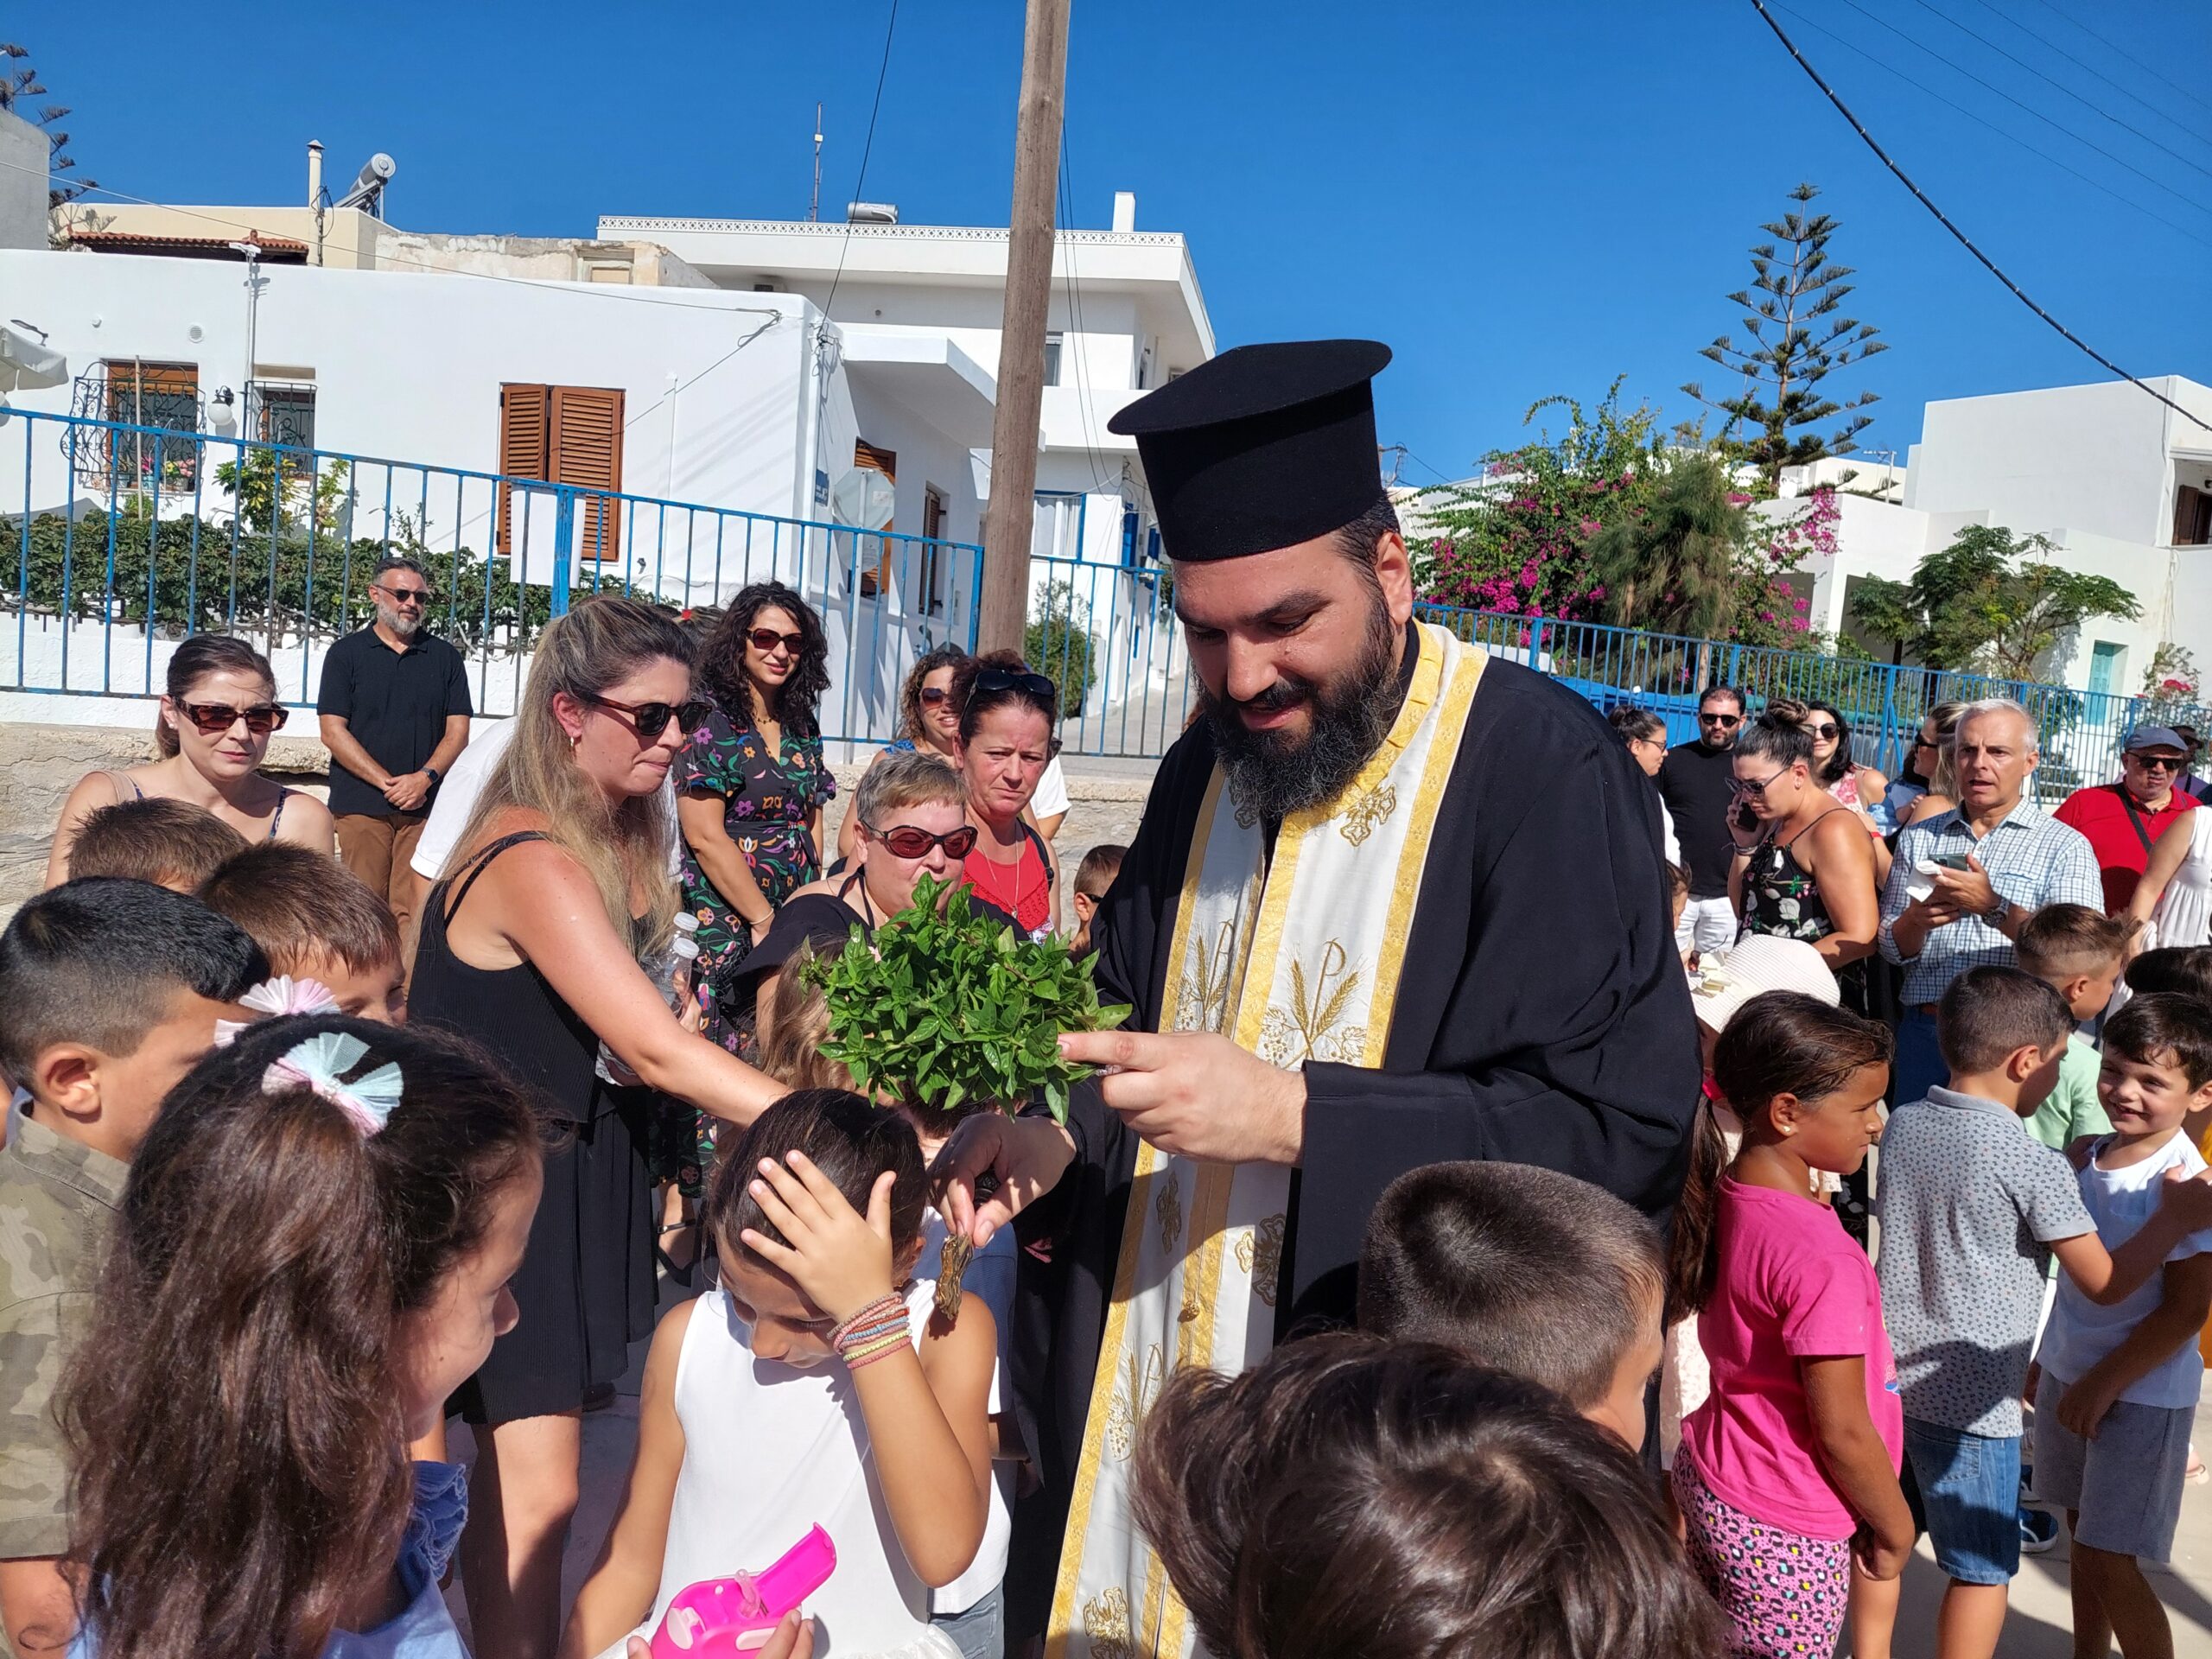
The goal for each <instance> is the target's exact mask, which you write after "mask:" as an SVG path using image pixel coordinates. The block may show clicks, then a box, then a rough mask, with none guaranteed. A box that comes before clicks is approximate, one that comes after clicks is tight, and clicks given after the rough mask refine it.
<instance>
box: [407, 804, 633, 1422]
mask: <svg viewBox="0 0 2212 1659" xmlns="http://www.w3.org/2000/svg"><path fill="white" fill-rule="evenodd" d="M544 839H546V837H545V836H542V835H540V834H538V833H537V832H536V831H535V830H524V831H523V832H521V833H520V834H518V835H512V836H502V837H501V838H500V839H499V840H498V841H495V842H493V843H492V844H491V845H490V846H489V847H487V848H486V849H484V850H483V851H482V852H481V853H480V854H479V855H477V856H476V857H474V858H473V859H471V860H469V861H468V862H467V864H465V865H463V866H462V867H461V868H460V869H459V870H457V871H455V872H454V874H453V875H452V876H451V877H449V878H448V879H447V880H444V881H442V882H440V883H439V884H438V886H437V887H435V889H434V890H433V891H432V893H431V894H430V899H429V903H428V904H427V905H425V906H423V910H424V914H423V937H422V944H421V946H420V948H419V950H418V951H417V954H416V958H415V977H414V981H413V983H412V985H411V986H410V990H409V995H408V1017H409V1019H410V1021H411V1022H413V1023H415V1024H416V1025H425V1026H438V1027H443V1028H444V1029H446V1030H448V1031H450V1032H453V1033H456V1034H458V1035H460V1036H462V1037H466V1038H467V1039H469V1040H471V1041H472V1042H474V1043H475V1044H476V1045H477V1046H479V1047H480V1048H482V1049H484V1050H486V1051H487V1052H490V1053H491V1054H492V1055H493V1058H496V1059H498V1060H499V1061H501V1062H503V1063H504V1064H505V1066H506V1068H507V1070H508V1071H509V1072H510V1073H512V1075H513V1077H515V1078H516V1079H517V1080H518V1081H519V1082H521V1083H524V1084H527V1085H529V1086H530V1087H531V1089H533V1090H536V1091H537V1094H538V1095H539V1096H542V1098H543V1102H544V1103H545V1104H546V1105H547V1106H549V1107H550V1110H551V1112H552V1114H553V1116H555V1117H556V1119H557V1120H559V1122H560V1125H561V1128H563V1131H564V1133H563V1135H562V1137H561V1139H560V1140H559V1141H558V1142H557V1143H556V1145H555V1146H554V1147H552V1149H551V1150H550V1151H549V1152H548V1154H547V1155H546V1159H545V1196H544V1197H543V1198H542V1199H541V1200H540V1201H539V1203H538V1205H537V1218H536V1219H535V1220H534V1221H532V1222H531V1228H530V1248H529V1249H528V1251H527V1252H526V1253H525V1254H524V1257H523V1263H522V1270H521V1271H520V1272H519V1273H518V1274H516V1275H515V1278H514V1285H513V1289H514V1294H515V1302H516V1305H517V1306H518V1307H519V1308H520V1309H521V1313H522V1318H521V1320H520V1322H519V1323H518V1324H517V1325H516V1326H515V1328H514V1329H513V1330H512V1331H510V1332H507V1334H506V1335H505V1336H504V1337H501V1338H499V1340H498V1341H497V1342H495V1343H494V1344H492V1353H491V1357H489V1358H488V1359H486V1361H485V1362H484V1364H483V1366H482V1368H481V1369H480V1370H478V1371H477V1373H476V1375H475V1376H473V1377H471V1378H470V1379H469V1380H468V1381H467V1382H466V1383H462V1384H461V1387H460V1388H459V1389H457V1390H455V1392H454V1396H453V1398H452V1399H451V1400H450V1401H448V1402H447V1410H448V1412H450V1413H458V1414H460V1416H461V1418H462V1419H463V1420H464V1421H467V1422H469V1423H472V1424H482V1423H504V1422H512V1421H514V1420H516V1419H518V1418H522V1417H544V1416H550V1415H553V1414H556V1413H560V1412H569V1411H575V1410H577V1409H578V1408H581V1407H582V1404H583V1399H584V1395H585V1393H586V1392H587V1391H588V1389H594V1388H598V1387H601V1386H603V1385H605V1384H607V1383H613V1381H614V1380H615V1378H617V1377H619V1376H621V1375H622V1373H623V1371H624V1370H626V1369H627V1368H628V1364H629V1351H630V1344H632V1342H634V1341H636V1340H637V1339H638V1338H640V1337H643V1336H645V1335H647V1334H648V1333H649V1332H651V1331H652V1321H653V1293H654V1286H653V1257H652V1242H653V1224H654V1212H653V1205H652V1175H651V1172H650V1170H649V1168H648V1166H647V1165H646V1161H645V1113H646V1104H647V1102H648V1101H649V1100H650V1099H651V1094H650V1091H648V1090H643V1089H617V1088H614V1087H612V1086H611V1085H609V1084H606V1083H604V1082H602V1081H601V1080H600V1078H599V1077H597V1076H596V1075H595V1073H594V1071H593V1065H594V1061H595V1060H596V1059H597V1058H598V1054H599V1039H598V1038H597V1037H596V1036H595V1035H594V1033H593V1032H592V1029H591V1027H589V1026H588V1025H586V1024H585V1023H584V1021H583V1020H582V1019H581V1018H580V1017H578V1015H577V1014H576V1013H575V1010H574V1009H573V1008H571V1007H569V1005H568V1004H567V1003H565V1002H563V1001H562V1000H561V998H560V996H559V995H557V994H556V992H555V991H554V989H553V988H552V987H551V986H550V985H549V984H547V983H546V982H545V976H543V974H541V973H539V972H538V971H537V969H536V968H534V967H532V966H531V964H529V963H522V964H520V965H519V966H517V967H513V968H472V967H470V966H469V965H468V963H465V962H463V961H461V958H460V957H456V956H454V953H453V949H452V947H451V946H450V945H449V944H447V942H446V928H447V926H448V924H449V923H450V922H451V921H452V919H453V917H454V912H457V911H459V910H460V908H461V906H462V905H463V904H465V903H467V899H468V890H469V889H470V888H471V887H474V885H475V882H476V878H477V877H478V876H480V875H481V874H483V873H484V869H485V867H486V866H487V865H488V864H490V863H491V861H493V859H495V858H497V857H498V856H499V855H500V854H501V853H503V852H505V851H506V849H508V848H510V847H512V846H514V845H516V844H517V843H518V842H525V841H543V840H544Z"/></svg>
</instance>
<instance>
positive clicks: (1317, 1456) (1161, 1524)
mask: <svg viewBox="0 0 2212 1659" xmlns="http://www.w3.org/2000/svg"><path fill="white" fill-rule="evenodd" d="M1135 1510H1136V1519H1137V1524H1138V1525H1139V1526H1140V1527H1141V1528H1142V1529H1143V1530H1144V1532H1145V1534H1146V1535H1147V1537H1149V1538H1150V1539H1151V1541H1152V1542H1153V1546H1154V1548H1155V1549H1157V1550H1158V1551H1159V1552H1160V1560H1161V1562H1162V1564H1163V1565H1164V1566H1165V1567H1166V1570H1167V1576H1168V1579H1169V1580H1170V1581H1171V1582H1172V1583H1173V1585H1174V1586H1175V1590H1176V1592H1177V1593H1178V1594H1179V1596H1180V1597H1181V1598H1182V1599H1183V1601H1184V1604H1185V1605H1186V1606H1187V1607H1189V1609H1190V1610H1191V1618H1192V1623H1193V1624H1194V1625H1195V1626H1196V1628H1197V1631H1198V1638H1199V1640H1200V1642H1201V1643H1203V1644H1204V1646H1205V1648H1206V1649H1208V1650H1209V1651H1211V1652H1212V1653H1215V1654H1217V1655H1219V1656H1221V1659H1400V1656H1404V1659H1416V1656H1418V1659H1431V1656H1434V1655H1438V1654H1450V1655H1452V1656H1453V1659H1508V1656H1510V1659H1569V1656H1574V1659H1582V1656H1589V1655H1597V1654H1603V1655H1605V1659H1662V1656H1663V1659H1676V1656H1681V1655H1694V1654H1713V1653H1718V1652H1719V1651H1720V1649H1721V1639H1720V1630H1719V1612H1718V1611H1717V1610H1716V1609H1715V1607H1714V1605H1713V1602H1712V1600H1711V1599H1710V1598H1708V1597H1707V1595H1706V1593H1705V1592H1704V1591H1703V1590H1702V1589H1701V1588H1700V1586H1699V1585H1698V1583H1697V1581H1696V1580H1695V1579H1694V1578H1693V1577H1692V1576H1691V1574H1690V1572H1689V1570H1688V1567H1687V1566H1686V1565H1685V1564H1684V1562H1683V1560H1682V1555H1681V1548H1680V1547H1679V1546H1678V1545H1677V1544H1676V1542H1675V1535H1674V1532H1673V1529H1671V1528H1670V1527H1669V1525H1668V1523H1667V1522H1666V1520H1665V1519H1664V1517H1663V1516H1662V1514H1661V1512H1660V1509H1659V1505H1658V1503H1657V1501H1656V1497H1654V1495H1653V1491H1652V1487H1651V1483H1650V1481H1649V1478H1648V1477H1646V1475H1645V1474H1644V1472H1643V1465H1641V1464H1640V1463H1639V1462H1638V1461H1637V1459H1635V1458H1634V1457H1633V1456H1631V1455H1630V1453H1629V1452H1628V1451H1627V1450H1626V1449H1625V1448H1624V1447H1623V1446H1621V1445H1620V1444H1619V1443H1618V1441H1616V1440H1613V1439H1612V1437H1611V1436H1610V1435H1608V1434H1606V1433H1605V1432H1604V1431H1603V1430H1602V1429H1599V1428H1598V1427H1595V1426H1594V1425H1592V1424H1590V1423H1587V1422H1585V1421H1583V1420H1582V1419H1581V1418H1580V1417H1579V1416H1577V1415H1576V1414H1574V1412H1573V1410H1572V1408H1569V1407H1568V1406H1567V1405H1566V1404H1565V1403H1564V1402H1561V1401H1560V1400H1559V1399H1558V1398H1557V1397H1555V1396H1554V1395H1551V1394H1549V1393H1548V1392H1547V1391H1546V1390H1544V1389H1541V1388H1540V1387H1538V1386H1537V1385H1535V1384H1534V1383H1529V1382H1526V1381H1524V1380H1522V1379H1521V1378H1519V1377H1513V1376H1505V1375H1503V1373H1501V1372H1497V1371H1493V1370H1486V1369H1484V1367H1481V1366H1478V1365H1476V1364H1473V1363H1471V1362H1469V1361H1468V1360H1467V1359H1465V1357H1463V1356H1461V1355H1459V1354H1458V1353H1456V1352H1454V1351H1452V1350H1450V1349H1447V1348H1444V1347H1440V1346H1437V1345H1434V1344H1426V1343H1386V1342H1384V1341H1383V1340H1381V1339H1380V1338H1374V1337H1370V1336H1365V1335H1360V1334H1355V1333H1351V1332H1338V1333H1335V1334H1332V1335H1327V1336H1319V1337H1313V1338H1308V1339H1306V1340H1304V1341H1300V1342H1294V1343H1290V1344H1286V1345H1285V1346H1283V1347H1281V1348H1278V1349H1276V1350H1275V1351H1274V1353H1273V1354H1271V1355H1270V1356H1269V1357H1268V1358H1267V1359H1266V1360H1264V1361H1262V1363H1260V1364H1259V1365H1258V1366H1256V1367H1255V1368H1254V1369H1253V1370H1249V1371H1246V1372H1244V1373H1243V1375H1242V1376H1235V1377H1230V1376H1223V1375H1221V1374H1220V1373H1218V1372H1215V1371H1210V1370H1198V1369H1192V1370H1178V1371H1177V1372H1176V1373H1175V1375H1174V1376H1173V1378H1172V1379H1171V1380H1170V1381H1169V1382H1168V1383H1167V1386H1166V1389H1164V1390H1163V1391H1162V1393H1161V1395H1160V1400H1159V1402H1158V1403H1157V1404H1155V1405H1154V1407H1153V1408H1152V1410H1151V1412H1150V1413H1149V1414H1147V1416H1146V1419H1145V1423H1144V1429H1143V1432H1142V1433H1141V1436H1140V1438H1139V1440H1138V1444H1137V1453H1136V1471H1135Z"/></svg>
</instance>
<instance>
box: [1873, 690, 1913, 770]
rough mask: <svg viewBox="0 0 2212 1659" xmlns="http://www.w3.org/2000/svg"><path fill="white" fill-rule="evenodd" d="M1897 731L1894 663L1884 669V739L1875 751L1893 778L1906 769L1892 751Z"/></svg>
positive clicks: (1880, 762) (1878, 764)
mask: <svg viewBox="0 0 2212 1659" xmlns="http://www.w3.org/2000/svg"><path fill="white" fill-rule="evenodd" d="M1916 735H1917V734H1916ZM1896 737H1897V669H1896V668H1895V667H1894V666H1893V665H1885V666H1884V667H1883V669H1882V740H1881V744H1880V747H1878V748H1876V750H1875V751H1874V758H1875V762H1874V763H1875V764H1876V765H1877V766H1880V767H1881V769H1882V770H1883V771H1884V772H1887V773H1888V774H1889V775H1890V776H1891V777H1892V778H1894V777H1896V776H1897V773H1898V772H1902V771H1903V770H1904V768H1903V767H1902V766H1898V765H1897V764H1896V763H1895V761H1894V760H1893V758H1892V757H1891V753H1890V745H1891V742H1892V741H1894V740H1895V739H1896ZM1905 758H1906V759H1907V760H1911V759H1914V758H1916V757H1914V756H1910V755H1908V756H1907V757H1905Z"/></svg>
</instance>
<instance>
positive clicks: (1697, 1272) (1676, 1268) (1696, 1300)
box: [1667, 991, 1896, 1319]
mask: <svg viewBox="0 0 2212 1659" xmlns="http://www.w3.org/2000/svg"><path fill="white" fill-rule="evenodd" d="M1895 1050H1896V1042H1895V1039H1892V1038H1891V1035H1890V1028H1889V1027H1887V1026H1885V1025H1883V1024H1881V1023H1880V1022H1879V1021H1878V1020H1868V1019H1865V1018H1863V1017H1861V1016H1860V1015H1859V1014H1853V1013H1852V1012H1851V1011H1850V1010H1849V1009H1848V1008H1838V1007H1830V1006H1829V1005H1828V1004H1827V1003H1826V1002H1823V1001H1821V1000H1820V998H1818V997H1816V996H1807V995H1804V994H1803V993H1802V992H1801V991H1765V992H1762V993H1761V994H1760V995H1758V996H1755V997H1753V998H1751V1001H1748V1002H1746V1003H1745V1004H1744V1006H1743V1007H1740V1008H1738V1009H1737V1010H1736V1013H1735V1014H1734V1016H1733V1017H1732V1019H1730V1020H1729V1021H1728V1028H1727V1029H1726V1031H1723V1032H1722V1033H1720V1040H1719V1042H1717V1043H1715V1044H1714V1045H1713V1084H1714V1086H1715V1087H1716V1088H1718V1089H1719V1090H1720V1094H1721V1097H1722V1098H1723V1099H1725V1100H1726V1101H1727V1103H1729V1105H1730V1106H1731V1107H1732V1108H1733V1109H1734V1110H1735V1112H1736V1114H1737V1116H1739V1117H1741V1118H1742V1119H1743V1120H1744V1122H1745V1125H1746V1126H1747V1127H1748V1126H1749V1125H1750V1124H1751V1122H1752V1121H1753V1120H1754V1119H1755V1118H1757V1117H1758V1116H1759V1115H1760V1114H1762V1113H1764V1111H1765V1110H1766V1109H1767V1107H1768V1105H1769V1104H1770V1103H1771V1102H1772V1101H1773V1100H1774V1099H1775V1097H1776V1096H1779V1095H1795V1096H1797V1098H1798V1100H1799V1101H1801V1102H1802V1103H1804V1104H1805V1105H1808V1106H1817V1105H1819V1104H1820V1103H1821V1102H1822V1101H1824V1100H1826V1099H1827V1097H1828V1096H1831V1095H1833V1094H1835V1093H1837V1092H1838V1091H1839V1090H1842V1089H1843V1088H1845V1087H1846V1086H1847V1084H1849V1083H1850V1082H1851V1080H1852V1078H1853V1077H1856V1076H1857V1075H1858V1074H1859V1072H1861V1071H1865V1070H1866V1068H1867V1067H1868V1066H1870V1065H1888V1064H1889V1063H1890V1057H1891V1054H1892V1053H1893V1052H1895ZM1700 1116H1701V1117H1703V1116H1707V1115H1706V1114H1704V1113H1700ZM1725 1166H1726V1147H1725V1146H1724V1143H1723V1142H1722V1141H1721V1138H1720V1133H1719V1128H1718V1127H1717V1126H1714V1125H1712V1124H1711V1122H1710V1120H1709V1118H1708V1120H1707V1128H1705V1129H1704V1131H1703V1132H1701V1133H1700V1134H1699V1135H1697V1136H1696V1137H1695V1138H1694V1140H1693V1141H1692V1143H1691V1147H1690V1172H1689V1179H1688V1180H1687V1181H1685V1182H1684V1183H1683V1185H1682V1198H1681V1203H1680V1204H1678V1205H1675V1230H1674V1236H1673V1237H1672V1238H1670V1239H1669V1241H1668V1247H1667V1287H1668V1294H1667V1303H1668V1309H1669V1313H1668V1317H1669V1318H1670V1319H1680V1318H1681V1317H1682V1315H1684V1314H1685V1313H1700V1312H1701V1311H1702V1310H1703V1309H1704V1307H1705V1305H1706V1303H1707V1301H1709V1300H1712V1296H1713V1266H1714V1263H1713V1213H1714V1211H1715V1210H1716V1209H1717V1208H1718V1206H1719V1200H1720V1176H1721V1172H1722V1170H1723V1168H1724V1167H1725Z"/></svg>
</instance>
